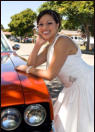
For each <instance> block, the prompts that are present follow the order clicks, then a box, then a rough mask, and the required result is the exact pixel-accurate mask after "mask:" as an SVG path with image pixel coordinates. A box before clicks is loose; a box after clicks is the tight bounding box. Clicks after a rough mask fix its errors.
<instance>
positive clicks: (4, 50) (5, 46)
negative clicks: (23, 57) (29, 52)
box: [1, 38, 11, 52]
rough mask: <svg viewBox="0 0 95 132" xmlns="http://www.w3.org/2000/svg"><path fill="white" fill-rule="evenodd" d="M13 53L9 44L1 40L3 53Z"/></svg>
mask: <svg viewBox="0 0 95 132" xmlns="http://www.w3.org/2000/svg"><path fill="white" fill-rule="evenodd" d="M7 51H11V49H10V47H9V45H8V44H7V42H6V40H5V39H3V38H1V52H7Z"/></svg>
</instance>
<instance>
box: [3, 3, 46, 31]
mask: <svg viewBox="0 0 95 132" xmlns="http://www.w3.org/2000/svg"><path fill="white" fill-rule="evenodd" d="M44 2H46V1H1V24H2V25H3V27H4V28H5V29H6V28H8V24H9V23H10V21H11V16H13V15H15V14H17V13H20V12H21V11H23V10H25V9H27V8H30V9H31V10H33V11H35V12H37V9H38V8H39V7H40V5H41V4H42V3H44Z"/></svg>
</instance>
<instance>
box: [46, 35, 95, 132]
mask: <svg viewBox="0 0 95 132" xmlns="http://www.w3.org/2000/svg"><path fill="white" fill-rule="evenodd" d="M60 36H63V35H58V36H57V37H56V38H55V41H54V42H53V44H52V45H51V46H50V47H49V49H48V54H47V66H48V65H49V63H50V61H51V59H52V56H53V51H54V45H55V43H56V40H57V39H58V38H59V37H60ZM63 37H67V36H63ZM77 47H78V46H77ZM57 77H58V78H59V79H60V81H61V82H62V83H63V85H64V88H63V90H62V91H61V92H60V94H59V96H58V99H57V101H56V102H55V104H54V126H55V132H94V67H93V66H90V65H88V64H86V63H85V62H84V61H83V59H82V58H81V50H80V48H79V47H78V51H77V53H76V54H73V55H69V56H68V58H67V60H66V61H65V63H64V65H63V66H62V68H61V70H60V72H59V73H58V76H57Z"/></svg>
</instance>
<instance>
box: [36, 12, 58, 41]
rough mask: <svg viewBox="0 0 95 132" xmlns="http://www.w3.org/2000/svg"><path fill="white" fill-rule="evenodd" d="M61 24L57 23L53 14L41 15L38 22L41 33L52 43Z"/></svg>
mask: <svg viewBox="0 0 95 132" xmlns="http://www.w3.org/2000/svg"><path fill="white" fill-rule="evenodd" d="M58 26H59V24H56V22H55V20H54V19H53V17H52V16H51V15H48V14H46V15H44V16H42V17H41V19H40V20H39V23H38V32H39V34H40V35H41V36H42V37H43V38H44V39H45V40H47V41H49V42H50V43H52V41H53V40H54V38H55V35H56V33H57V31H58Z"/></svg>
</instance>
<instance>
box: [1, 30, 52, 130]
mask: <svg viewBox="0 0 95 132" xmlns="http://www.w3.org/2000/svg"><path fill="white" fill-rule="evenodd" d="M20 64H26V61H25V60H24V59H23V58H21V57H19V56H18V55H17V54H16V51H15V50H13V48H12V46H11V45H10V43H9V41H8V40H7V38H6V37H5V35H4V33H3V32H2V31H1V131H2V132H7V131H10V132H23V131H25V132H51V131H52V125H53V118H54V117H53V105H52V101H51V98H50V94H49V92H48V88H47V86H46V84H45V82H44V80H43V79H42V78H38V77H35V76H33V75H30V74H27V73H22V72H19V71H16V70H15V67H16V66H18V65H20Z"/></svg>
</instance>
